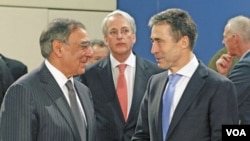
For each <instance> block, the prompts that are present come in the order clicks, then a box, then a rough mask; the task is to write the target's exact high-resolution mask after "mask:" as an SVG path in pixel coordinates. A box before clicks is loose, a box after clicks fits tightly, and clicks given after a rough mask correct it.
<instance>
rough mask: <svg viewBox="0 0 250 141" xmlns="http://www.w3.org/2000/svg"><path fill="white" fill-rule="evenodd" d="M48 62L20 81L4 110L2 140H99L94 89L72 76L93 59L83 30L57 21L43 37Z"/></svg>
mask: <svg viewBox="0 0 250 141" xmlns="http://www.w3.org/2000/svg"><path fill="white" fill-rule="evenodd" d="M40 49H41V53H42V56H43V57H44V62H43V63H42V64H41V66H40V67H38V68H37V69H35V70H33V71H31V72H30V73H28V74H27V75H25V76H24V77H22V78H20V79H19V80H17V81H16V82H15V83H14V84H13V85H12V86H11V87H10V88H9V90H8V91H7V93H6V95H5V98H4V101H3V104H2V107H1V110H0V140H1V141H95V115H94V108H93V102H92V99H91V92H90V90H89V89H88V88H87V87H86V86H85V85H83V84H81V83H80V82H78V81H75V80H73V76H74V75H77V74H79V73H84V72H85V66H86V63H87V60H88V58H89V57H90V56H91V55H92V54H91V53H92V52H91V50H90V42H89V38H88V34H87V31H86V29H85V26H84V25H83V24H82V23H80V22H78V21H75V20H72V19H55V20H53V21H52V22H51V23H50V24H49V25H48V27H47V28H46V29H45V30H44V31H43V32H42V34H41V36H40Z"/></svg>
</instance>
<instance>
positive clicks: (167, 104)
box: [162, 74, 181, 141]
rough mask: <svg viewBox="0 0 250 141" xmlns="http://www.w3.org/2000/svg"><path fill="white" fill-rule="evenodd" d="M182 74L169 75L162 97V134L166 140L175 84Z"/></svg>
mask: <svg viewBox="0 0 250 141" xmlns="http://www.w3.org/2000/svg"><path fill="white" fill-rule="evenodd" d="M180 78H181V75H180V74H171V75H169V81H168V87H167V88H166V89H165V91H164V94H163V98H162V135H163V141H165V139H166V136H167V132H168V128H169V124H170V109H171V105H172V101H173V96H174V93H175V84H176V83H177V82H178V81H179V80H180Z"/></svg>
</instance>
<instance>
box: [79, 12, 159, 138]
mask: <svg viewBox="0 0 250 141" xmlns="http://www.w3.org/2000/svg"><path fill="white" fill-rule="evenodd" d="M102 29H103V34H104V41H105V42H106V44H107V46H108V47H109V49H110V55H108V57H106V58H104V59H103V60H101V61H99V62H97V63H94V64H92V65H90V66H89V67H87V69H86V73H84V74H83V75H82V76H81V80H82V82H83V83H84V84H86V85H87V86H88V87H89V88H90V89H91V92H92V94H93V101H94V107H95V112H96V118H97V132H96V137H97V141H130V140H131V137H132V135H133V133H134V131H135V126H136V122H137V117H138V113H139V107H140V103H141V100H142V97H143V95H144V91H145V89H146V84H147V81H148V79H149V77H150V76H151V75H152V74H155V73H157V72H159V71H160V70H159V69H158V67H157V65H156V64H154V63H152V62H150V61H148V60H145V59H143V58H141V57H139V56H137V55H135V54H134V53H133V51H132V48H133V45H134V43H135V41H136V27H135V21H134V19H133V18H132V17H131V16H130V15H129V14H128V13H126V12H124V11H121V10H115V11H113V12H111V13H110V14H108V15H107V16H106V17H105V18H104V20H103V26H102ZM120 64H124V66H125V71H124V75H125V76H124V77H125V80H126V81H125V82H124V83H123V84H125V85H126V86H125V87H126V88H125V91H126V92H125V93H122V94H121V93H120V87H119V86H120V83H119V82H120V81H119V78H120V77H119V76H120V75H119V74H121V73H120V70H119V68H118V66H119V65H120ZM122 96H124V97H122Z"/></svg>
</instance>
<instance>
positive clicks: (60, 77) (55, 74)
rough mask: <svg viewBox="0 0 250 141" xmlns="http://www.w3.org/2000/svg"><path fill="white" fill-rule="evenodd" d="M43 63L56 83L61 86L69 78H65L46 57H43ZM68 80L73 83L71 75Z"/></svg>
mask: <svg viewBox="0 0 250 141" xmlns="http://www.w3.org/2000/svg"><path fill="white" fill-rule="evenodd" d="M45 65H46V66H47V68H48V69H49V71H50V72H51V74H52V76H53V77H54V79H55V80H56V82H57V83H58V85H59V86H60V87H61V88H62V87H63V86H64V85H65V84H66V82H67V81H68V80H69V79H67V77H66V76H65V75H64V74H63V73H62V72H61V71H60V70H58V69H57V68H56V67H54V66H53V65H52V64H51V63H50V62H49V61H48V60H47V59H45ZM70 80H71V82H72V84H73V85H74V81H73V77H71V78H70Z"/></svg>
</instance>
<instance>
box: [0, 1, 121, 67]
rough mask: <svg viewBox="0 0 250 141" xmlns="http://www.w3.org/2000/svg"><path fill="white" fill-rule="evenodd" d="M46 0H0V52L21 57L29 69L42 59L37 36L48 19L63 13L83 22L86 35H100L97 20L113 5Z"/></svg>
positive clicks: (112, 7) (113, 6) (113, 7)
mask: <svg viewBox="0 0 250 141" xmlns="http://www.w3.org/2000/svg"><path fill="white" fill-rule="evenodd" d="M49 1H51V0H43V1H37V0H0V33H1V34H0V41H1V46H0V52H1V53H2V54H3V55H5V56H6V57H10V58H13V59H17V60H20V61H22V62H23V63H24V64H26V65H27V66H28V70H29V71H31V70H33V69H34V68H36V67H37V66H39V65H40V64H41V62H42V61H43V58H42V55H41V53H40V47H39V37H40V34H41V32H42V30H43V29H44V28H45V27H46V26H47V24H48V22H50V21H51V20H52V19H54V18H58V17H67V18H73V19H76V20H79V21H81V22H82V23H83V24H84V25H85V26H86V28H87V31H88V34H89V37H90V39H92V38H101V39H102V38H103V36H102V33H101V21H102V19H103V18H104V17H105V16H106V15H107V14H108V13H109V12H110V11H112V10H114V9H116V1H115V0H104V1H102V0H63V2H61V1H62V0H53V1H52V2H53V3H49ZM97 1H98V4H96V3H97ZM41 2H43V3H41ZM104 2H105V3H104ZM86 3H87V4H86ZM24 4H26V5H24ZM86 5H88V6H86ZM100 5H101V6H100Z"/></svg>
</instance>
